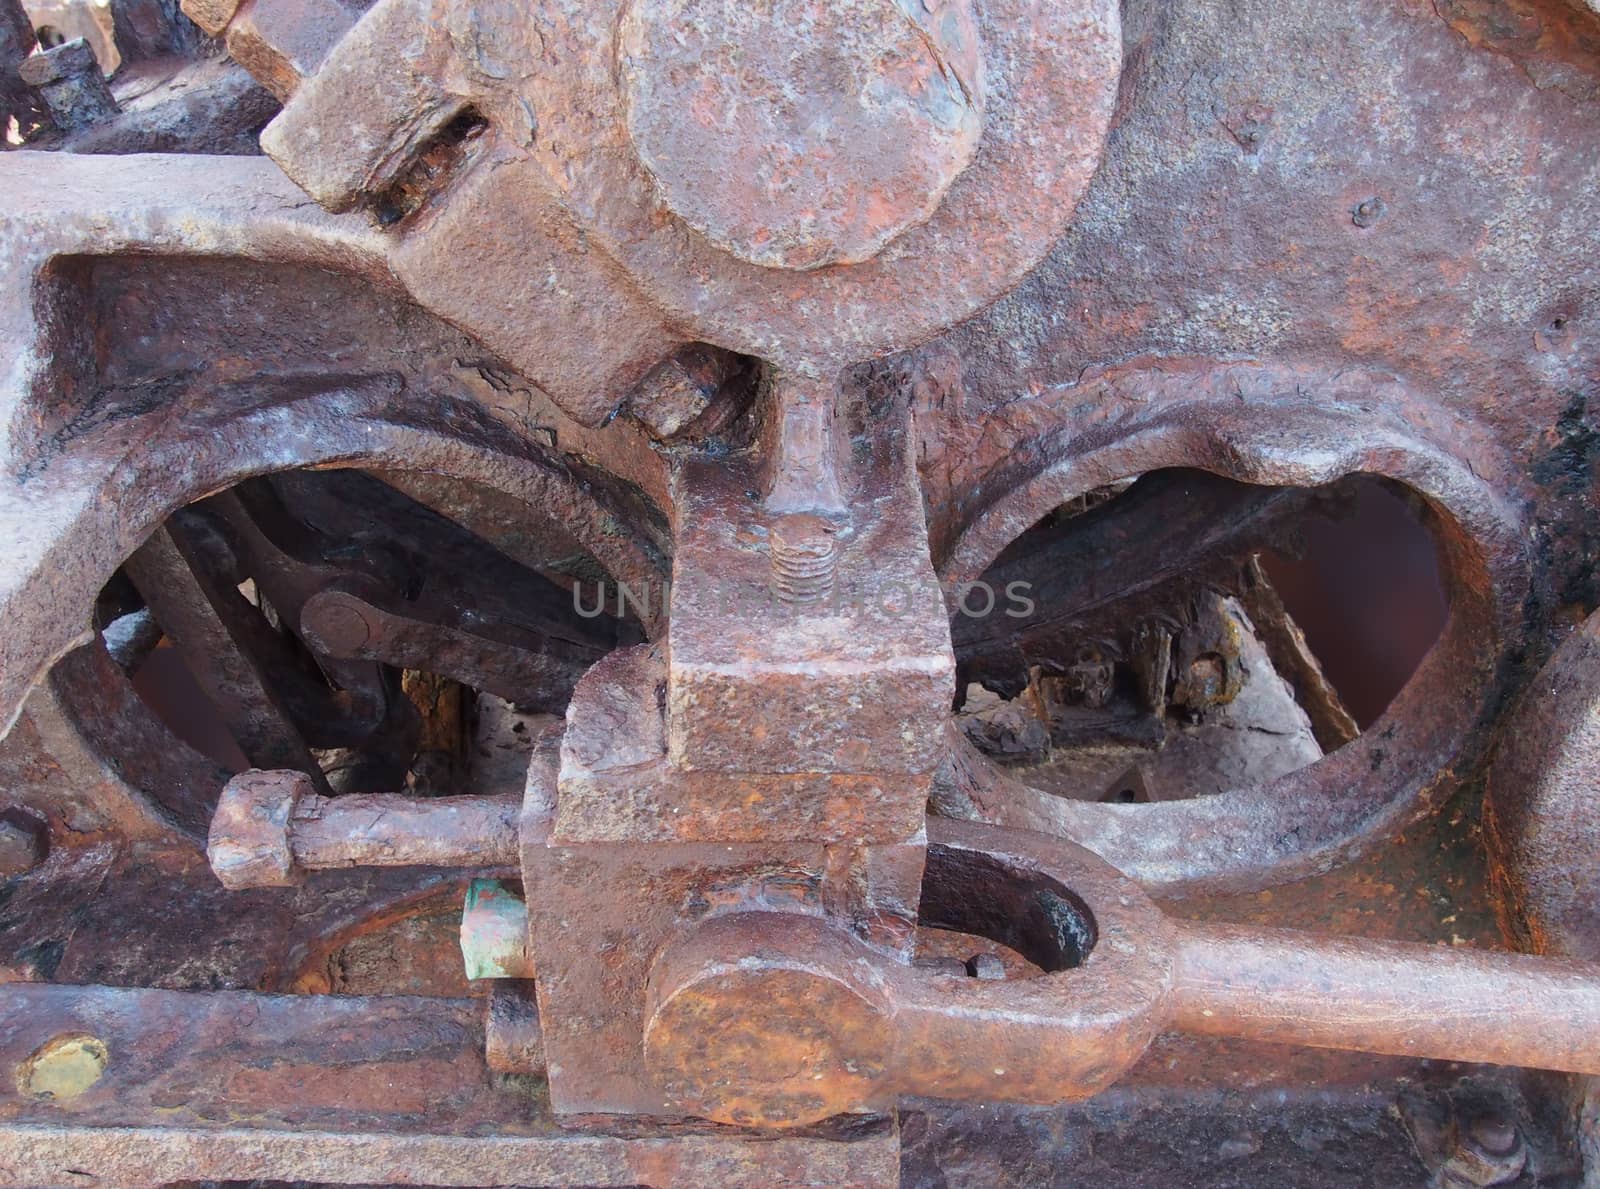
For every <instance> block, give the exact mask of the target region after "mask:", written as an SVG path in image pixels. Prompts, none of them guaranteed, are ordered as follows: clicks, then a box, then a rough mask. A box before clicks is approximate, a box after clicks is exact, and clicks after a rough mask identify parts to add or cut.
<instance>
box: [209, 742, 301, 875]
mask: <svg viewBox="0 0 1600 1189" xmlns="http://www.w3.org/2000/svg"><path fill="white" fill-rule="evenodd" d="M315 795H316V789H315V787H314V786H313V785H312V783H311V778H310V777H309V776H307V775H306V774H305V773H303V772H292V771H287V770H285V771H275V772H262V771H259V770H257V769H252V770H251V771H249V772H241V773H240V774H239V775H238V776H235V777H234V778H233V779H232V780H230V781H229V782H228V783H227V784H226V785H224V786H223V788H222V796H221V798H220V799H219V800H218V801H217V808H216V812H215V813H213V814H212V815H211V833H210V836H209V837H208V838H207V840H206V857H207V858H209V859H210V860H211V870H212V871H214V872H216V876H217V878H218V879H219V880H221V881H222V885H223V887H225V888H228V889H229V890H230V891H239V890H242V889H244V888H279V887H289V886H291V885H293V884H294V883H296V882H297V872H296V870H295V862H294V853H293V851H292V850H291V849H290V845H289V823H290V820H291V819H292V818H293V816H294V811H295V807H296V805H298V804H299V802H300V800H301V799H302V798H304V797H310V796H315Z"/></svg>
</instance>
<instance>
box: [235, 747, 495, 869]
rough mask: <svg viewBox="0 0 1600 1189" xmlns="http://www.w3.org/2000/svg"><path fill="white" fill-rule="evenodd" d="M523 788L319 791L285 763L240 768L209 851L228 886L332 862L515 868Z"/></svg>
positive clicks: (327, 865)
mask: <svg viewBox="0 0 1600 1189" xmlns="http://www.w3.org/2000/svg"><path fill="white" fill-rule="evenodd" d="M522 803H523V798H522V796H521V795H520V794H504V795H500V796H484V797H427V798H423V797H408V796H404V795H402V794H398V793H360V794H350V795H347V796H343V797H324V796H321V795H320V794H318V793H317V792H316V791H315V789H314V787H313V785H312V783H311V779H310V778H309V777H307V776H306V775H305V774H304V773H301V772H295V771H291V770H279V771H273V772H263V771H259V770H252V771H249V772H243V773H240V774H239V775H238V776H235V777H234V778H233V779H232V780H230V781H229V782H228V783H227V784H226V785H225V786H224V787H223V790H222V796H221V797H220V798H219V800H218V802H217V808H216V812H215V813H214V814H212V817H211V831H210V837H209V838H208V840H207V844H206V853H207V856H208V857H209V858H210V860H211V868H212V870H213V871H215V872H216V874H217V878H218V879H220V880H221V881H222V882H223V884H225V885H226V886H227V887H230V888H235V889H238V888H259V887H282V886H286V885H288V884H292V883H294V882H296V880H297V879H298V878H299V876H300V874H301V873H303V872H305V871H315V870H321V869H325V868H333V867H466V868H476V869H482V868H493V869H499V868H515V867H516V866H517V864H518V861H519V858H520V856H519V852H518V847H519V841H518V840H519V829H518V819H519V817H520V815H521V813H522Z"/></svg>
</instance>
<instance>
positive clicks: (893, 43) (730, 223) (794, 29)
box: [619, 0, 983, 270]
mask: <svg viewBox="0 0 1600 1189" xmlns="http://www.w3.org/2000/svg"><path fill="white" fill-rule="evenodd" d="M619 48H620V53H619V58H620V60H621V63H622V70H623V83H624V89H625V91H626V96H627V120H628V131H629V134H630V135H631V137H632V139H633V145H634V149H635V151H636V152H637V153H638V156H639V159H640V161H642V162H643V164H644V166H645V168H646V169H647V170H648V171H649V172H650V174H651V175H652V177H653V178H654V180H655V183H656V187H657V191H658V193H659V195H660V196H661V198H662V200H663V201H664V202H665V204H666V206H667V207H668V208H669V209H670V210H671V211H672V212H673V213H674V214H676V215H677V216H678V217H679V218H680V219H682V220H683V221H684V222H685V223H687V224H689V226H691V227H693V228H694V229H695V230H696V231H698V232H700V233H701V234H702V235H704V236H705V237H706V238H707V239H709V240H710V241H711V242H712V243H714V244H716V245H717V246H718V247H719V248H721V249H723V250H724V251H726V252H729V253H731V254H732V255H734V256H736V257H738V258H739V259H741V260H745V261H748V262H750V263H752V264H757V265H761V266H763V267H767V268H781V269H796V270H805V269H815V268H822V267H825V266H827V265H832V264H853V263H859V262H860V261H863V260H867V259H870V258H871V257H873V256H875V255H877V253H878V252H879V251H880V250H881V249H882V248H883V247H884V246H885V245H886V244H888V243H889V242H890V241H891V240H893V239H894V238H895V237H896V236H898V235H899V234H900V233H901V232H903V231H905V230H906V229H907V228H909V227H913V226H915V225H916V224H918V223H921V222H923V221H925V220H926V219H927V218H928V217H929V216H930V215H932V214H933V212H934V211H935V210H936V209H937V208H938V205H939V203H940V201H941V200H942V199H943V197H944V194H945V192H946V191H947V190H948V189H949V188H950V185H951V183H952V182H954V181H955V179H956V177H957V176H958V175H959V174H960V173H961V171H962V170H964V169H965V168H966V167H967V165H968V164H969V163H970V162H971V161H972V159H973V157H974V156H975V155H976V153H977V149H978V139H979V136H980V134H981V131H982V123H983V78H982V59H981V53H980V48H979V42H978V30H977V22H976V20H975V19H974V17H973V14H972V11H971V9H970V7H969V5H968V0H926V2H924V0H781V2H780V0H634V3H633V4H632V6H631V7H630V9H629V11H628V14H627V17H626V19H625V21H624V22H623V25H622V31H621V45H620V47H619Z"/></svg>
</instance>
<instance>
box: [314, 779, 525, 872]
mask: <svg viewBox="0 0 1600 1189" xmlns="http://www.w3.org/2000/svg"><path fill="white" fill-rule="evenodd" d="M521 811H522V797H521V795H520V794H505V795H501V796H493V797H432V798H419V797H407V796H404V795H402V794H398V793H361V794H350V795H347V796H343V797H321V796H315V795H313V796H311V797H307V798H304V799H303V800H302V801H301V802H300V804H299V805H298V806H297V807H296V809H295V813H294V816H293V817H292V818H291V819H290V820H289V850H290V852H291V853H292V854H293V855H294V859H295V862H296V864H298V865H299V866H301V867H305V868H307V869H313V870H314V869H318V868H324V867H515V866H516V865H517V862H518V853H517V815H518V814H519V813H520V812H521Z"/></svg>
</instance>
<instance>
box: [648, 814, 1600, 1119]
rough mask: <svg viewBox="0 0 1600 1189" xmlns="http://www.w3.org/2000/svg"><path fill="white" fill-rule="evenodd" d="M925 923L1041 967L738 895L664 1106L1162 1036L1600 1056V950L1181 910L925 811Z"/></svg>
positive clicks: (1483, 1058)
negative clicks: (957, 967)
mask: <svg viewBox="0 0 1600 1189" xmlns="http://www.w3.org/2000/svg"><path fill="white" fill-rule="evenodd" d="M928 836H929V858H928V876H927V880H926V882H925V884H924V900H923V918H924V919H923V923H924V924H929V923H932V924H939V925H943V926H945V927H949V928H956V929H961V930H962V931H966V932H977V933H984V934H986V935H989V936H991V937H993V938H994V939H995V940H997V941H1002V942H1005V943H1007V944H1010V945H1012V946H1013V947H1014V948H1017V949H1019V950H1020V951H1022V952H1023V954H1024V955H1025V956H1027V957H1029V958H1031V959H1032V960H1033V961H1035V962H1036V963H1037V964H1038V965H1040V966H1042V967H1043V968H1044V970H1045V972H1046V973H1045V974H1043V975H1042V976H1041V977H1038V978H1032V979H1018V980H1012V981H1007V982H992V981H986V980H978V979H965V978H955V977H950V976H948V975H940V974H935V973H930V972H928V971H925V970H921V969H917V968H912V967H906V966H902V965H899V964H897V963H894V962H891V961H888V960H886V959H884V958H883V957H882V956H881V955H878V954H877V953H875V952H874V951H872V950H870V949H869V948H868V947H867V946H866V945H864V944H863V943H861V942H859V941H857V940H856V939H854V938H853V937H851V936H849V935H848V934H846V933H845V932H844V931H842V930H840V929H838V928H836V927H834V926H831V925H829V924H827V923H825V922H823V921H821V920H816V919H801V920H796V919H795V918H794V917H792V916H784V915H780V914H771V913H768V914H754V913H751V914H744V915H742V916H737V917H726V918H722V919H720V920H716V921H713V922H711V923H709V924H708V925H706V926H704V927H703V928H702V929H701V930H700V931H698V932H697V933H696V934H694V935H693V936H692V937H691V938H689V939H688V940H687V941H685V942H682V943H680V944H679V945H677V946H675V947H670V948H669V949H668V950H667V951H666V952H665V953H664V954H663V955H662V957H661V958H660V959H659V960H658V961H657V964H656V966H655V969H654V971H653V972H652V975H651V981H650V1004H649V1014H648V1024H647V1026H646V1032H645V1043H646V1052H647V1059H648V1063H649V1066H650V1069H651V1071H652V1073H653V1074H654V1075H655V1076H656V1078H657V1079H658V1080H659V1082H660V1084H661V1086H662V1088H663V1090H664V1091H665V1092H666V1094H667V1096H668V1099H669V1101H671V1102H672V1103H673V1104H674V1105H676V1106H678V1107H680V1108H681V1109H683V1110H685V1111H687V1112H689V1113H693V1114H698V1115H703V1116H705V1117H707V1118H711V1119H715V1120H717V1121H720V1122H726V1123H738V1124H742V1125H747V1126H749V1125H757V1126H767V1127H788V1126H799V1125H804V1124H808V1123H811V1122H815V1121H816V1120H818V1119H821V1118H824V1117H826V1116H828V1115H831V1114H835V1113H838V1112H840V1111H844V1110H851V1109H860V1108H863V1107H874V1106H887V1105H889V1104H891V1103H892V1102H893V1100H894V1098H895V1097H896V1096H897V1095H899V1094H902V1093H905V1094H918V1095H923V1096H935V1097H951V1098H963V1099H988V1100H1003V1101H1011V1102H1026V1103H1037V1104H1049V1103H1058V1102H1066V1101H1071V1100H1074V1099H1080V1098H1086V1097H1089V1096H1090V1095H1093V1094H1095V1093H1097V1092H1098V1091H1099V1090H1101V1089H1103V1088H1105V1087H1106V1086H1108V1085H1110V1084H1111V1083H1112V1082H1114V1081H1115V1080H1116V1079H1117V1078H1118V1077H1120V1076H1121V1075H1122V1074H1123V1073H1124V1072H1125V1071H1126V1070H1127V1069H1128V1068H1129V1067H1130V1066H1132V1065H1133V1064H1134V1062H1136V1061H1137V1060H1138V1059H1139V1057H1140V1056H1141V1055H1142V1054H1143V1052H1144V1051H1145V1048H1146V1047H1147V1046H1148V1044H1149V1043H1150V1041H1151V1040H1152V1039H1154V1037H1155V1036H1156V1035H1157V1034H1158V1033H1160V1032H1163V1031H1166V1030H1168V1029H1172V1028H1176V1029H1179V1030H1182V1031H1186V1032H1197V1033H1205V1034H1211V1035H1226V1036H1236V1037H1242V1038H1248V1039H1252V1040H1266V1041H1276V1042H1279V1043H1287V1044H1305V1045H1312V1046H1317V1047H1322V1048H1337V1049H1348V1050H1357V1051H1365V1052H1376V1053H1392V1054H1404V1055H1409V1056H1416V1057H1431V1058H1439V1059H1445V1060H1457V1061H1473V1062H1489V1063H1495V1064H1505V1065H1521V1066H1532V1067H1537V1068H1546V1069H1558V1070H1565V1071H1570V1072H1576V1073H1600V965H1597V964H1592V963H1585V962H1575V961H1566V960H1557V959H1548V958H1540V957H1534V956H1531V955H1527V954H1495V953H1484V952H1481V951H1478V952H1471V951H1462V950H1457V949H1445V948H1436V947H1432V946H1426V945H1410V944H1401V943H1393V942H1365V941H1359V940H1353V939H1345V938H1321V937H1315V936H1310V935H1305V934H1299V933H1295V932H1292V931H1288V930H1259V929H1245V928H1236V927H1231V926H1209V925H1195V924H1188V923H1182V922H1175V921H1171V920H1168V919H1167V918H1166V917H1165V916H1164V915H1163V914H1162V913H1161V911H1160V909H1159V908H1157V907H1156V906H1155V904H1154V903H1152V902H1151V901H1150V899H1149V898H1148V897H1147V896H1146V895H1145V894H1144V893H1143V891H1142V890H1141V889H1140V888H1139V887H1138V885H1136V884H1134V883H1133V882H1132V881H1131V880H1128V879H1126V878H1125V877H1123V876H1122V875H1120V874H1119V873H1118V872H1116V871H1115V870H1114V869H1112V868H1111V867H1109V866H1108V865H1106V864H1105V863H1103V862H1101V861H1100V860H1098V859H1097V858H1095V857H1094V856H1092V855H1090V854H1088V853H1087V852H1085V851H1082V850H1080V849H1078V848H1077V847H1074V846H1072V845H1071V844H1070V843H1064V842H1061V841H1059V840H1052V839H1046V838H1043V837H1040V836H1037V835H1031V834H1024V833H1019V832H1015V831H1009V830H1001V829H996V828H994V827H988V826H978V825H974V824H971V823H966V822H954V821H948V820H937V819H936V820H931V821H929V823H928Z"/></svg>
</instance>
